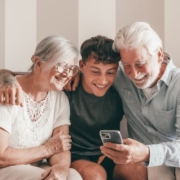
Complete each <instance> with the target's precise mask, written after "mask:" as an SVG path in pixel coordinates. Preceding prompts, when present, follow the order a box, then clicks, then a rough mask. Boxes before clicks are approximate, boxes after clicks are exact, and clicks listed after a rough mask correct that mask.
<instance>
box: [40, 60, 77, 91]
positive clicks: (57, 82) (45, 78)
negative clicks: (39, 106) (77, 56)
mask: <svg viewBox="0 0 180 180" xmlns="http://www.w3.org/2000/svg"><path fill="white" fill-rule="evenodd" d="M73 64H74V60H72V61H71V62H68V63H66V67H68V66H69V67H71V66H72V65H73ZM46 66H47V64H42V65H41V67H42V71H41V73H40V76H41V79H42V83H43V82H44V84H46V88H47V90H54V91H57V90H58V91H61V90H63V87H64V86H65V85H66V84H67V82H68V81H69V80H70V79H71V77H72V76H71V74H70V73H69V69H68V68H66V69H65V70H64V71H63V72H59V71H58V66H57V65H54V66H53V67H52V68H51V69H50V70H47V68H46Z"/></svg>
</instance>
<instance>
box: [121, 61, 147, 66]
mask: <svg viewBox="0 0 180 180" xmlns="http://www.w3.org/2000/svg"><path fill="white" fill-rule="evenodd" d="M121 62H122V64H124V65H129V64H128V63H125V62H123V61H122V60H121ZM145 62H146V60H138V61H136V62H135V63H133V64H140V63H145Z"/></svg>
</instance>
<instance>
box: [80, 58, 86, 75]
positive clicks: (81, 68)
mask: <svg viewBox="0 0 180 180" xmlns="http://www.w3.org/2000/svg"><path fill="white" fill-rule="evenodd" d="M84 66H85V64H84V62H83V60H82V59H81V60H79V68H80V71H81V72H83V68H84Z"/></svg>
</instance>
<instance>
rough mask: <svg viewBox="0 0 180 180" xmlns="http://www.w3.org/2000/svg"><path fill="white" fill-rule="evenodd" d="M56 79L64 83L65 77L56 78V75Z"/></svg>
mask: <svg viewBox="0 0 180 180" xmlns="http://www.w3.org/2000/svg"><path fill="white" fill-rule="evenodd" d="M56 79H57V80H58V81H60V82H62V83H65V82H66V79H62V78H58V77H56Z"/></svg>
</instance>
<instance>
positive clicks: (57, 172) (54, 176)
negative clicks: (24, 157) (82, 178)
mask: <svg viewBox="0 0 180 180" xmlns="http://www.w3.org/2000/svg"><path fill="white" fill-rule="evenodd" d="M68 173H69V167H67V166H62V165H61V164H56V165H54V166H52V167H50V168H48V169H46V170H45V172H44V173H43V174H42V175H41V178H40V180H66V179H67V176H68Z"/></svg>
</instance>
